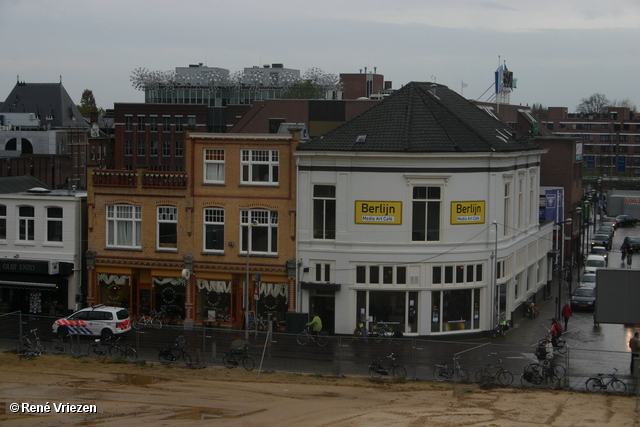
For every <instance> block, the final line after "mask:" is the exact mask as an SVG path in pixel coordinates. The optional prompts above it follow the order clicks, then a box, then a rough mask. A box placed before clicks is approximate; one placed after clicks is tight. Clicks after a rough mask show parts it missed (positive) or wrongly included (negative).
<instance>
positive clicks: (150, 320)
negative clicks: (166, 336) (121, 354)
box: [131, 310, 162, 331]
mask: <svg viewBox="0 0 640 427" xmlns="http://www.w3.org/2000/svg"><path fill="white" fill-rule="evenodd" d="M131 326H132V327H133V329H135V330H137V331H138V330H140V329H141V328H143V327H145V326H149V327H152V328H153V329H161V328H162V321H161V320H160V319H159V318H158V312H157V311H156V310H153V311H151V313H149V315H148V316H138V317H136V318H135V319H133V320H132V321H131Z"/></svg>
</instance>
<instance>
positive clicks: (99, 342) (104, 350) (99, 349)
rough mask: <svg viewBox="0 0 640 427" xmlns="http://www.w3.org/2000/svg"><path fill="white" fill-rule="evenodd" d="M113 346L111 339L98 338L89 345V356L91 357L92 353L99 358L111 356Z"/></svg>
mask: <svg viewBox="0 0 640 427" xmlns="http://www.w3.org/2000/svg"><path fill="white" fill-rule="evenodd" d="M111 346H112V343H111V339H101V338H96V339H95V340H93V342H92V343H91V344H89V347H87V356H91V354H92V353H93V355H95V356H98V357H101V356H106V355H107V354H109V350H110V349H111Z"/></svg>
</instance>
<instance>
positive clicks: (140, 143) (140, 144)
mask: <svg viewBox="0 0 640 427" xmlns="http://www.w3.org/2000/svg"><path fill="white" fill-rule="evenodd" d="M146 148H147V147H146V144H145V142H144V141H142V140H140V141H138V156H142V157H144V156H145V153H146Z"/></svg>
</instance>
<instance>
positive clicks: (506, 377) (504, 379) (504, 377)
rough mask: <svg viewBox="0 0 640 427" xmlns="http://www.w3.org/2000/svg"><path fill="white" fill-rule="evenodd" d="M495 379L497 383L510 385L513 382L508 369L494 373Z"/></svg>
mask: <svg viewBox="0 0 640 427" xmlns="http://www.w3.org/2000/svg"><path fill="white" fill-rule="evenodd" d="M496 380H498V384H500V385H511V383H512V382H513V374H512V373H511V372H509V371H500V372H499V373H498V375H496Z"/></svg>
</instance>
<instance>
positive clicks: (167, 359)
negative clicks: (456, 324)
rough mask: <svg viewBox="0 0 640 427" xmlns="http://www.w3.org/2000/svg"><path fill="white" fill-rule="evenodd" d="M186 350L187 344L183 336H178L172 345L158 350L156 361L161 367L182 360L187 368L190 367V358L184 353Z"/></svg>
mask: <svg viewBox="0 0 640 427" xmlns="http://www.w3.org/2000/svg"><path fill="white" fill-rule="evenodd" d="M186 348H187V342H186V341H185V339H184V336H182V335H180V336H179V337H178V338H177V339H176V341H175V342H174V343H173V345H168V346H166V347H165V348H161V349H160V350H158V360H159V361H160V363H162V364H163V365H169V364H171V363H174V362H177V361H179V360H180V359H182V361H183V362H184V363H186V365H187V366H191V356H189V353H187V352H186V350H185V349H186Z"/></svg>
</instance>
